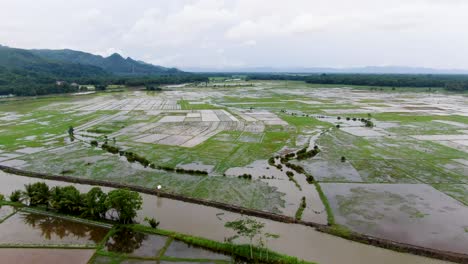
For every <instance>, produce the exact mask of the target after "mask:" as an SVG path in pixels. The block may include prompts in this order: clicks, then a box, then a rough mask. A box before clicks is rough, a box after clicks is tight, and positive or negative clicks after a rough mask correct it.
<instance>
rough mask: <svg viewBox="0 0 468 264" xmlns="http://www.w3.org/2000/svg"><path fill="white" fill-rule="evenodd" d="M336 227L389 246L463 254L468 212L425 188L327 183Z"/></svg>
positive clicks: (467, 242) (467, 237) (467, 235)
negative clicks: (390, 243) (395, 243)
mask: <svg viewBox="0 0 468 264" xmlns="http://www.w3.org/2000/svg"><path fill="white" fill-rule="evenodd" d="M322 187H323V189H324V191H325V193H326V194H327V196H328V197H329V200H330V203H331V206H332V208H333V211H334V212H335V218H336V221H337V222H338V223H339V224H342V225H345V226H348V227H350V228H351V229H352V230H355V231H358V232H361V233H366V234H369V235H373V236H377V237H385V238H388V239H391V240H393V241H399V242H402V243H407V244H413V245H418V246H421V247H427V248H438V249H441V250H445V251H451V252H457V253H463V254H467V253H468V232H466V228H467V227H468V222H467V221H466V219H468V208H467V207H466V206H465V205H463V204H462V203H460V202H459V201H457V200H455V199H453V198H451V197H449V196H447V195H445V194H443V193H440V192H438V191H437V190H436V189H434V188H433V187H431V186H429V185H426V184H411V185H407V184H390V185H387V184H354V183H327V184H322Z"/></svg>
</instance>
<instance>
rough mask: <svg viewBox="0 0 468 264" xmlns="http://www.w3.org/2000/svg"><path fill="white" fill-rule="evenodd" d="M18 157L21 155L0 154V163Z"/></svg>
mask: <svg viewBox="0 0 468 264" xmlns="http://www.w3.org/2000/svg"><path fill="white" fill-rule="evenodd" d="M19 156H21V155H20V154H15V153H1V154H0V161H4V160H9V159H13V158H16V157H19Z"/></svg>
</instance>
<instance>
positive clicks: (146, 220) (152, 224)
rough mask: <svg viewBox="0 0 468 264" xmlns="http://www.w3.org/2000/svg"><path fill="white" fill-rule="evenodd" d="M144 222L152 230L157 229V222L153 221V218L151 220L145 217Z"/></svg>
mask: <svg viewBox="0 0 468 264" xmlns="http://www.w3.org/2000/svg"><path fill="white" fill-rule="evenodd" d="M145 222H148V224H149V225H150V226H151V227H152V228H157V227H158V226H159V221H156V219H154V218H153V217H152V218H148V217H145Z"/></svg>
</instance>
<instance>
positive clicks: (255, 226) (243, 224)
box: [224, 217, 265, 259]
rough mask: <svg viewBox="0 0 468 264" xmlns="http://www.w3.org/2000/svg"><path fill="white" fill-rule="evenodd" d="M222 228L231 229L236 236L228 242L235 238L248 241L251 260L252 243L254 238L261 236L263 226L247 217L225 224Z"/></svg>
mask: <svg viewBox="0 0 468 264" xmlns="http://www.w3.org/2000/svg"><path fill="white" fill-rule="evenodd" d="M224 226H225V227H227V228H230V229H233V230H234V231H235V232H236V236H234V237H233V238H232V239H228V240H231V241H232V240H233V239H236V238H237V237H245V238H247V239H249V246H250V258H252V259H253V250H252V244H253V241H254V239H255V237H257V236H259V235H261V234H262V229H263V228H264V227H265V224H264V223H262V222H259V221H257V220H255V219H253V218H250V217H247V218H242V219H239V220H236V221H231V222H227V223H226V224H225V225H224Z"/></svg>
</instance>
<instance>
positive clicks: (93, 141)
mask: <svg viewBox="0 0 468 264" xmlns="http://www.w3.org/2000/svg"><path fill="white" fill-rule="evenodd" d="M90 144H91V146H93V147H97V146H98V142H97V141H96V140H91V142H90Z"/></svg>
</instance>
